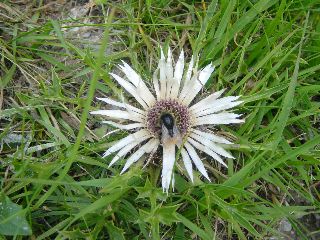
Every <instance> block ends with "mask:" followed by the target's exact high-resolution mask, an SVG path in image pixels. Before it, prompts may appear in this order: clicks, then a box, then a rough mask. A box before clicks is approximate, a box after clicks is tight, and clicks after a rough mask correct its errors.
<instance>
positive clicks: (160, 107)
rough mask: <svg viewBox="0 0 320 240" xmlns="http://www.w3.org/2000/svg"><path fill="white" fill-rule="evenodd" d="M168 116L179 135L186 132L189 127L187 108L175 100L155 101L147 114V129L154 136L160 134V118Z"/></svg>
mask: <svg viewBox="0 0 320 240" xmlns="http://www.w3.org/2000/svg"><path fill="white" fill-rule="evenodd" d="M164 114H170V115H171V116H172V117H173V118H174V123H175V125H176V126H177V128H178V129H179V131H180V133H181V135H184V134H186V133H187V132H188V129H189V127H190V115H189V111H188V108H187V107H186V106H183V105H181V104H180V103H179V102H177V101H175V100H160V101H157V102H156V103H155V104H154V105H153V106H152V107H151V108H150V109H149V111H148V113H147V128H148V129H149V131H150V132H152V133H153V134H154V135H157V136H159V135H160V133H161V116H163V115H164Z"/></svg>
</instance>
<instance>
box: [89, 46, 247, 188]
mask: <svg viewBox="0 0 320 240" xmlns="http://www.w3.org/2000/svg"><path fill="white" fill-rule="evenodd" d="M172 61H173V60H172V54H171V51H170V49H169V51H168V54H167V58H165V56H164V54H163V51H162V50H161V58H160V61H159V65H158V68H157V69H156V70H155V72H154V74H153V86H154V93H155V94H153V93H152V92H151V91H150V90H149V88H148V87H147V86H146V84H145V82H144V81H143V80H142V78H141V77H140V76H139V75H138V74H137V73H136V72H135V71H134V70H133V69H132V68H131V67H130V66H129V65H128V64H127V63H125V62H122V63H123V65H119V67H120V70H121V71H122V72H123V73H124V77H120V76H118V75H116V74H114V73H110V75H111V76H112V77H113V78H114V79H115V80H116V81H117V82H118V83H119V84H120V85H121V86H122V87H123V88H124V89H125V90H126V91H127V92H128V93H129V94H131V95H132V96H133V97H134V98H135V100H136V101H137V102H138V104H139V105H140V106H139V108H138V107H136V106H132V105H130V104H127V103H124V102H117V101H114V100H112V99H110V98H98V99H99V100H101V101H104V102H105V103H107V104H109V105H112V106H114V107H117V108H119V110H98V111H93V112H91V114H100V115H104V116H106V117H107V118H110V119H114V120H117V121H119V120H121V121H124V122H125V124H120V123H119V122H114V121H110V120H109V121H104V122H105V123H107V124H110V125H112V126H114V127H116V128H119V129H123V130H128V131H130V132H132V133H131V134H129V135H128V136H126V137H124V138H123V139H121V140H120V141H118V142H117V143H116V144H114V145H113V146H112V147H110V148H109V149H108V150H107V151H106V152H105V153H104V155H103V157H106V156H109V155H111V154H114V153H115V156H114V157H113V159H112V160H111V162H110V164H109V166H111V165H113V164H114V163H115V162H117V161H118V160H119V159H121V158H122V157H125V156H126V155H129V157H128V158H127V159H126V163H125V165H124V167H123V169H122V171H121V173H123V172H125V171H126V170H127V169H128V168H129V167H130V166H131V165H132V164H133V163H134V162H136V161H138V160H139V159H140V158H141V157H142V156H143V155H145V154H150V155H153V153H154V152H155V151H156V150H157V149H158V148H159V147H160V146H162V151H163V159H162V175H161V176H162V188H163V190H164V191H166V192H168V190H169V188H170V183H172V186H173V185H174V177H173V168H174V165H175V161H176V159H175V158H176V149H177V148H179V149H180V151H181V156H182V161H183V163H184V166H185V169H186V171H187V173H188V175H189V177H190V179H191V181H193V173H192V163H193V164H194V166H195V167H196V168H197V169H198V170H199V171H200V172H201V174H202V175H203V176H205V177H206V178H207V179H208V180H209V181H210V179H209V176H208V174H207V171H206V169H205V167H204V164H203V163H202V161H201V159H200V157H199V155H198V153H197V151H196V149H197V150H200V151H203V152H205V153H206V154H208V155H209V156H211V157H212V158H213V159H215V160H216V161H218V162H219V163H220V164H222V165H224V166H226V164H225V163H224V161H223V160H222V157H226V158H233V157H232V155H231V154H230V153H229V152H227V151H226V150H225V149H224V148H223V144H231V142H230V141H228V140H227V139H225V138H223V137H221V136H218V135H216V134H214V133H212V132H209V131H208V130H203V129H205V127H204V126H210V125H214V126H215V125H219V124H231V123H241V122H243V121H244V120H242V119H239V117H240V115H238V114H235V113H231V112H228V111H227V110H229V109H231V108H233V107H235V106H237V105H239V104H240V103H241V101H238V99H239V97H238V96H228V97H222V98H220V96H221V95H222V93H223V92H224V90H220V91H218V92H215V93H213V94H211V95H209V96H207V97H205V98H204V99H202V100H200V101H199V102H197V103H194V104H193V100H194V99H195V97H196V95H197V94H198V93H199V92H200V90H201V89H202V88H203V86H204V85H205V84H206V82H207V81H208V79H209V77H210V76H211V74H212V72H213V71H214V66H213V65H212V64H209V65H207V66H206V67H204V68H203V69H201V70H198V69H197V63H196V64H195V62H194V58H193V57H192V58H191V61H190V63H189V65H188V66H187V67H186V66H185V63H184V53H183V51H181V54H180V56H179V58H178V60H177V62H176V64H175V67H173V64H172ZM200 126H202V127H201V128H200ZM134 149H135V151H133V150H134ZM130 154H131V155H130Z"/></svg>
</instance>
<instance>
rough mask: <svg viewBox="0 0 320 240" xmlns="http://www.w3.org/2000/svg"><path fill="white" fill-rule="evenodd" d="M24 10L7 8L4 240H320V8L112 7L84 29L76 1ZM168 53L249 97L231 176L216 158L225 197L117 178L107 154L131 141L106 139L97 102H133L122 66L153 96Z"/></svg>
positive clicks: (206, 186) (180, 181) (0, 85)
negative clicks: (284, 225) (114, 75)
mask: <svg viewBox="0 0 320 240" xmlns="http://www.w3.org/2000/svg"><path fill="white" fill-rule="evenodd" d="M13 2H14V1H6V0H4V1H2V2H1V3H0V13H1V14H0V57H1V58H0V77H1V78H0V145H1V148H0V149H1V152H0V164H1V165H0V177H1V182H0V186H1V193H0V239H12V236H14V237H13V238H14V239H29V238H30V239H52V238H53V239H55V238H57V239H175V240H178V239H269V238H270V237H280V236H282V237H286V238H287V239H292V238H293V237H296V238H297V239H319V237H320V231H319V228H320V223H319V217H320V191H319V183H320V168H319V163H320V134H319V133H320V131H319V128H320V123H319V122H320V120H319V118H320V110H319V108H320V101H319V97H320V17H319V7H320V5H319V3H318V1H316V0H300V1H297V0H292V1H289V0H281V1H276V0H260V1H258V0H255V1H244V0H242V1H235V0H230V1H218V0H216V1H212V2H206V1H180V2H179V1H166V0H162V1H151V0H148V1H145V2H144V1H123V3H114V2H112V1H110V2H107V1H99V2H103V5H97V6H93V9H92V11H91V12H90V15H89V14H88V13H87V14H86V15H84V16H79V17H77V18H72V19H70V18H67V16H68V14H69V11H70V8H71V7H70V6H71V5H72V4H74V3H75V1H71V3H68V4H65V7H63V6H60V5H59V3H55V4H53V5H46V4H45V3H43V1H25V2H27V4H26V5H23V4H22V3H19V4H18V3H17V4H14V3H13ZM57 2H59V1H57ZM61 2H62V1H61ZM78 5H79V3H78ZM82 5H84V4H82ZM73 6H74V5H73ZM82 8H83V7H82ZM57 16H59V17H58V18H57ZM88 28H89V29H90V31H92V32H93V33H91V37H84V36H83V35H81V36H80V37H79V36H78V35H77V34H78V33H79V31H80V32H81V31H84V32H86V31H89V30H88ZM77 29H78V31H77V32H76V31H75V30H77ZM82 34H83V33H82ZM95 36H99V38H98V40H97V41H96V42H95V41H94V40H93V38H94V37H95ZM160 45H162V46H164V48H165V49H166V48H167V47H168V46H170V47H173V48H174V49H173V53H174V56H175V57H177V54H178V53H179V49H181V48H182V47H183V49H184V50H185V53H186V55H187V58H188V59H189V58H190V57H191V55H192V54H199V56H200V62H199V65H200V66H201V67H202V66H205V65H206V64H208V63H209V62H213V63H214V64H215V65H216V69H217V70H216V71H215V72H214V74H213V76H212V77H211V78H210V80H209V83H208V84H207V86H206V91H207V92H213V91H216V90H219V89H222V88H227V89H228V90H227V91H226V94H227V95H242V99H243V100H244V104H243V105H242V106H241V107H240V108H239V109H238V110H237V111H238V112H240V113H242V114H243V116H244V117H245V119H246V122H245V123H244V124H242V125H240V126H222V127H221V129H220V131H221V132H224V133H226V134H229V135H230V137H231V138H232V139H234V141H235V143H236V144H235V145H232V146H229V148H230V151H231V152H232V154H233V155H234V156H235V157H236V159H235V160H228V162H227V163H228V166H229V168H228V169H225V168H223V167H221V166H219V164H217V163H216V162H214V161H212V160H211V159H210V158H208V157H207V156H205V155H203V158H204V159H203V160H204V162H205V165H206V167H207V170H208V172H209V175H210V177H211V179H212V183H209V182H208V181H206V180H204V179H202V178H200V176H198V175H197V173H196V176H195V183H194V184H192V183H191V182H190V181H189V180H188V179H187V178H186V177H185V176H184V175H182V173H181V174H180V173H179V174H176V175H175V176H176V184H175V185H176V189H175V192H173V193H169V195H166V194H163V193H162V189H161V186H160V183H159V180H160V179H159V168H157V167H156V166H154V165H152V164H150V165H149V166H148V167H146V168H144V169H142V166H143V163H142V162H139V163H138V164H136V165H135V166H134V167H132V168H131V169H130V170H129V171H128V172H127V173H125V174H123V175H119V173H120V171H121V165H122V163H123V162H120V164H118V165H115V166H114V167H112V168H110V169H109V168H108V167H107V166H108V163H109V162H110V160H111V159H110V158H109V157H107V158H106V159H103V158H101V154H102V153H103V152H104V151H105V150H106V149H107V148H108V147H109V146H111V144H112V142H114V141H116V140H117V139H119V138H121V137H123V136H124V135H125V134H126V133H125V132H116V133H114V134H111V135H109V137H106V138H102V136H103V135H105V133H106V131H110V130H112V129H109V128H108V127H106V126H105V125H101V124H100V119H98V118H97V117H93V116H89V115H88V112H89V111H90V110H93V109H96V108H97V107H100V105H99V104H98V103H96V102H95V100H94V97H95V96H103V95H108V96H112V97H113V98H119V99H120V98H121V97H128V96H127V95H126V94H125V93H124V92H123V91H122V90H121V88H120V87H119V86H118V85H117V84H115V83H114V82H113V81H112V79H111V78H110V76H109V74H108V73H109V72H110V71H117V69H116V64H118V63H119V62H120V60H121V59H124V60H126V61H127V62H130V64H131V65H132V66H133V68H134V69H136V70H137V71H138V72H139V73H140V74H141V75H142V76H143V77H144V79H146V81H147V84H149V83H150V82H148V81H150V80H151V79H152V73H153V70H154V69H155V66H156V64H157V60H158V57H159V48H158V47H159V46H160ZM176 172H178V171H176ZM283 221H287V222H289V223H290V224H291V227H292V231H291V232H285V231H281V227H280V226H281V222H283ZM1 235H3V236H1ZM278 239H279V238H278Z"/></svg>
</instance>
